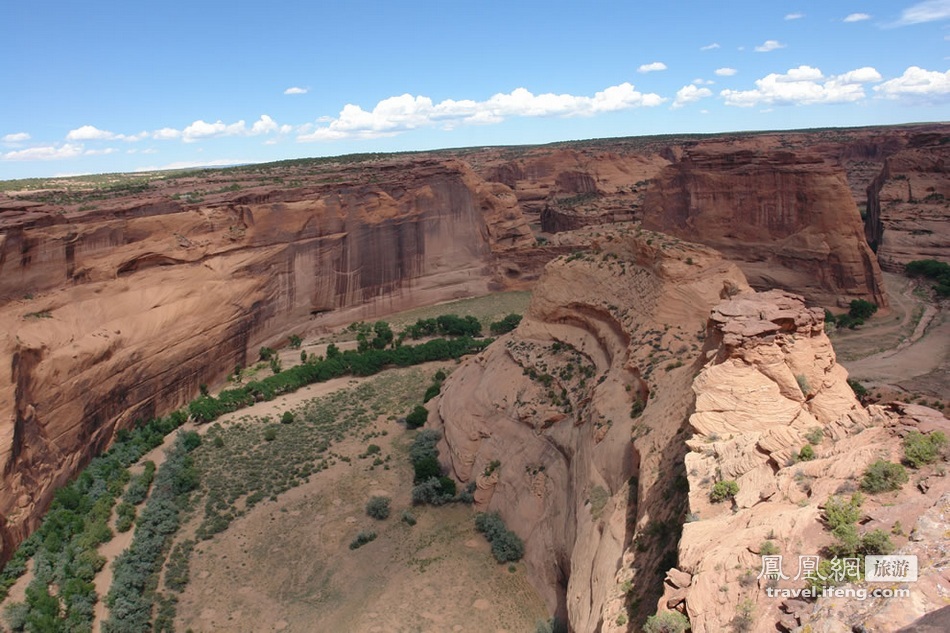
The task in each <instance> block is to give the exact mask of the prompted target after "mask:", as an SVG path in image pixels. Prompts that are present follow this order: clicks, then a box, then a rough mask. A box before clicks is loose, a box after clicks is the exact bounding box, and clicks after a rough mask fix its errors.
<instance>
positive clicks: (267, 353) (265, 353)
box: [259, 347, 276, 362]
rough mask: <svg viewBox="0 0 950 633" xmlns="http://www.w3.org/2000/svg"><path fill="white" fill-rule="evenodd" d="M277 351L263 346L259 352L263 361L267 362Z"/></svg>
mask: <svg viewBox="0 0 950 633" xmlns="http://www.w3.org/2000/svg"><path fill="white" fill-rule="evenodd" d="M275 353H276V352H274V350H273V349H271V348H269V347H262V348H261V350H260V352H259V356H260V359H261V360H262V361H265V362H266V361H269V360H270V359H271V358H273V357H274V354H275Z"/></svg>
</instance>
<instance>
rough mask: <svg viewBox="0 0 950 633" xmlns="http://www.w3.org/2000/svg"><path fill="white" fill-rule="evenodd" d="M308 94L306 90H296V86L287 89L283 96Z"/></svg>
mask: <svg viewBox="0 0 950 633" xmlns="http://www.w3.org/2000/svg"><path fill="white" fill-rule="evenodd" d="M308 92H310V91H309V90H307V89H306V88H298V87H297V86H291V87H290V88H287V90H284V94H285V95H305V94H307V93H308Z"/></svg>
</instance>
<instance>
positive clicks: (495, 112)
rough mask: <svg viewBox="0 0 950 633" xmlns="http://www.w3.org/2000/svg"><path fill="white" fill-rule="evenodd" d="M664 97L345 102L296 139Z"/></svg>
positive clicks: (371, 134) (617, 90) (626, 93)
mask: <svg viewBox="0 0 950 633" xmlns="http://www.w3.org/2000/svg"><path fill="white" fill-rule="evenodd" d="M664 101H666V99H664V98H662V97H660V96H659V95H657V94H653V93H642V92H639V91H637V90H636V89H635V88H634V86H633V85H632V84H630V83H622V84H620V85H617V86H610V87H609V88H606V89H604V90H602V91H601V92H598V93H596V94H595V95H594V96H593V97H587V96H577V95H570V94H552V93H545V94H540V95H535V94H533V93H531V92H530V91H528V90H527V89H525V88H518V89H516V90H513V91H512V92H509V93H498V94H496V95H493V96H492V97H490V98H489V99H487V100H485V101H473V100H471V99H463V100H458V101H456V100H454V99H446V100H444V101H440V102H439V103H433V101H432V99H430V98H429V97H425V96H421V95H420V96H413V95H410V94H403V95H400V96H397V97H389V98H388V99H383V100H382V101H380V102H379V103H377V104H376V106H375V107H374V108H373V109H372V110H371V111H366V110H364V109H363V108H361V107H360V106H358V105H354V104H351V103H350V104H347V105H346V106H344V107H343V109H342V110H341V111H340V114H339V115H338V116H337V117H335V118H333V117H330V118H325V117H321V119H319V120H318V123H320V124H323V125H315V126H309V125H308V126H301V128H298V136H297V140H298V141H302V142H307V141H331V140H338V139H344V138H359V139H367V138H378V137H382V136H392V135H394V134H398V133H400V132H404V131H407V130H413V129H416V128H421V127H431V126H440V127H443V128H451V127H454V126H457V125H488V124H493V123H500V122H502V121H504V120H505V119H508V118H510V117H553V116H557V117H571V116H592V115H595V114H601V113H605V112H617V111H620V110H628V109H630V108H637V107H654V106H658V105H660V104H661V103H663V102H664Z"/></svg>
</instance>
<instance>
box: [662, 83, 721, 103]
mask: <svg viewBox="0 0 950 633" xmlns="http://www.w3.org/2000/svg"><path fill="white" fill-rule="evenodd" d="M711 96H712V90H710V89H709V88H697V87H696V86H694V85H689V86H683V87H682V88H680V89H679V90H677V91H676V99H674V100H673V105H672V106H671V107H672V108H682V107H683V106H684V105H686V104H687V103H693V102H695V101H699V100H700V99H705V98H706V97H711Z"/></svg>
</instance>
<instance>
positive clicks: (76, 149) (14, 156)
mask: <svg viewBox="0 0 950 633" xmlns="http://www.w3.org/2000/svg"><path fill="white" fill-rule="evenodd" d="M82 152H83V146H82V145H81V144H78V143H64V144H63V145H47V146H43V147H30V148H28V149H21V150H17V151H14V152H7V153H6V154H3V155H2V156H0V158H2V159H3V160H10V161H28V160H64V159H67V158H76V157H77V156H81V155H82Z"/></svg>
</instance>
